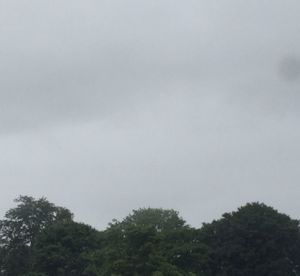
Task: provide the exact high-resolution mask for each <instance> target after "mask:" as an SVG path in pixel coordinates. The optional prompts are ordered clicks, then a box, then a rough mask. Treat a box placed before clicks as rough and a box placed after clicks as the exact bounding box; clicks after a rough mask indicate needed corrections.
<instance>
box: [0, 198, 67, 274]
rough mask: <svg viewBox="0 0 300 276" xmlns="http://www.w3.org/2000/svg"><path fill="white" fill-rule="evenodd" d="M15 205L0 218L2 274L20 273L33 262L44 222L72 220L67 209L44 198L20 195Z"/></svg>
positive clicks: (46, 223)
mask: <svg viewBox="0 0 300 276" xmlns="http://www.w3.org/2000/svg"><path fill="white" fill-rule="evenodd" d="M15 202H16V203H17V207H15V208H12V209H10V210H9V211H8V212H6V214H5V218H4V219H3V220H1V221H0V247H1V251H2V255H3V258H2V259H1V263H0V267H1V271H2V274H3V275H14V276H16V275H22V274H24V273H25V272H28V271H29V270H30V269H31V266H32V256H31V253H32V248H33V246H34V243H35V240H36V237H37V235H38V234H39V233H40V232H41V231H42V230H43V229H44V228H46V227H47V226H49V225H51V224H53V223H57V222H61V221H70V220H72V214H71V212H70V211H69V210H67V209H65V208H62V207H58V206H55V205H54V204H53V203H50V202H49V201H48V200H47V199H45V198H40V199H37V200H35V199H34V198H33V197H29V196H20V197H19V198H17V199H16V200H15Z"/></svg>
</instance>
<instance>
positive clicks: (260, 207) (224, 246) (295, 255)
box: [200, 203, 300, 276]
mask: <svg viewBox="0 0 300 276" xmlns="http://www.w3.org/2000/svg"><path fill="white" fill-rule="evenodd" d="M200 240H202V241H203V242H204V243H205V244H207V245H208V246H209V247H210V248H211V250H212V251H211V254H210V256H209V260H208V262H207V266H206V274H205V275H214V276H215V275H226V276H253V275H257V276H276V275H278V276H292V275H300V236H299V222H298V221H297V220H292V219H291V218H290V217H288V216H287V215H284V214H280V213H278V212H277V211H276V210H274V209H273V208H271V207H268V206H266V205H264V204H260V203H252V204H247V205H246V206H243V207H241V208H239V209H238V211H236V212H232V213H225V214H224V215H223V217H222V218H221V219H220V220H217V221H213V222H212V223H210V224H205V225H204V226H203V228H202V229H201V235H200Z"/></svg>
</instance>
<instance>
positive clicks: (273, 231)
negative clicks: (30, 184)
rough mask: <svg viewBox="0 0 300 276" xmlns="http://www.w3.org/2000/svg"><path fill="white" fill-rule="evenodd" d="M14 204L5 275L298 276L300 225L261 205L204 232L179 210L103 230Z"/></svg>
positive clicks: (2, 263)
mask: <svg viewBox="0 0 300 276" xmlns="http://www.w3.org/2000/svg"><path fill="white" fill-rule="evenodd" d="M15 202H16V204H17V206H16V207H15V208H12V209H10V210H8V211H7V212H6V214H5V217H4V218H3V220H1V221H0V275H4V276H10V275H13V276H21V275H22V276H72V275H74V276H106V275H107V276H111V275H114V276H118V275H119V276H121V275H122V276H126V275H128V276H129V275H130V276H132V275H133V276H134V275H136V276H138V275H141V276H148V275H149V276H162V275H166V276H169V275H170V276H177V275H178V276H179V275H183V276H192V275H194V276H195V275H199V276H253V275H257V276H276V275H278V276H279V275H280V276H292V275H300V231H299V221H298V220H294V219H291V218H290V217H289V216H287V215H285V214H281V213H279V212H278V211H276V210H275V209H273V208H272V207H269V206H266V205H264V204H262V203H248V204H246V205H245V206H242V207H240V208H239V209H238V210H237V211H234V212H231V213H225V214H223V216H222V217H221V218H220V219H218V220H214V221H213V222H211V223H206V224H203V226H202V227H200V228H193V227H191V226H189V225H187V224H186V222H185V221H184V220H183V219H182V218H181V217H180V216H179V214H178V212H176V211H174V210H166V209H158V208H141V209H137V210H134V211H133V212H132V213H131V214H129V215H128V216H127V217H125V218H124V219H123V220H121V221H117V220H113V221H112V222H111V223H110V224H109V225H108V227H107V229H105V230H102V231H100V230H96V229H94V228H92V227H91V226H89V225H86V224H83V223H78V222H75V221H73V215H72V213H71V212H70V211H69V210H68V209H66V208H63V207H59V206H56V205H54V204H53V203H50V202H49V201H48V200H47V199H46V198H40V199H34V198H32V197H28V196H20V197H19V198H17V199H16V200H15ZM199 219H200V218H199Z"/></svg>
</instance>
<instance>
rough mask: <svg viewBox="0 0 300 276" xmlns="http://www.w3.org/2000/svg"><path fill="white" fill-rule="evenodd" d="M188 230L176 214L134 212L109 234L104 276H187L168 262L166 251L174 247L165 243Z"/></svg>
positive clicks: (116, 224) (115, 223) (115, 222)
mask: <svg viewBox="0 0 300 276" xmlns="http://www.w3.org/2000/svg"><path fill="white" fill-rule="evenodd" d="M187 229H188V226H187V225H186V224H185V221H184V220H183V219H181V218H180V217H179V216H178V213H177V212H176V211H174V210H163V209H155V208H144V209H139V210H134V211H133V213H132V214H130V215H129V216H127V217H126V218H125V219H124V220H123V221H121V222H119V221H114V222H113V223H111V224H110V227H109V228H108V229H107V230H106V231H105V247H104V249H103V253H102V254H103V255H102V256H103V258H104V260H105V261H104V266H103V271H105V273H104V274H103V275H128V276H129V275H160V274H159V273H161V275H170V276H172V275H173V276H176V275H186V274H185V273H184V271H182V270H181V269H180V268H179V267H177V266H176V265H175V264H173V263H171V262H170V261H169V260H168V257H169V254H168V253H167V251H166V249H167V248H168V246H169V248H170V247H172V245H171V244H168V245H167V243H166V242H165V241H166V240H165V239H166V237H167V236H168V235H171V233H175V232H178V231H184V230H187ZM164 240H165V241H164ZM171 243H173V241H171Z"/></svg>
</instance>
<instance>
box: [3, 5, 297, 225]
mask: <svg viewBox="0 0 300 276" xmlns="http://www.w3.org/2000/svg"><path fill="white" fill-rule="evenodd" d="M299 12H300V4H299V3H298V2H296V1H292V0H290V1H285V2H283V1H279V0H278V1H277V0H274V1H272V2H270V1H261V0H260V1H258V0H255V1H251V2H247V3H245V2H240V1H234V0H230V1H226V2H220V1H202V0H201V1H199V0H192V1H189V2H188V3H186V2H182V1H177V0H176V1H171V0H163V1H161V0H159V1H158V0H157V1H138V0H128V1H120V0H118V1H111V0H107V1H94V0H88V1H84V2H83V1H76V0H75V1H74V0H73V1H68V0H67V1H63V2H62V1H58V0H54V1H38V0H29V1H16V0H10V1H0V149H1V152H2V154H1V158H0V164H1V166H0V167H1V169H0V172H1V177H0V181H1V183H3V184H2V185H3V187H8V188H7V189H6V191H5V193H4V196H3V201H2V202H1V203H0V204H1V205H0V207H1V209H5V208H7V206H10V205H9V204H10V203H9V202H10V201H11V199H12V198H13V197H15V196H17V195H18V194H20V193H27V194H33V195H36V196H40V195H45V196H48V197H49V198H50V199H51V200H53V201H57V202H58V203H59V204H61V205H64V204H66V205H67V207H70V208H71V209H73V210H74V211H75V213H76V215H77V217H78V218H80V219H81V220H86V221H87V222H90V223H92V224H94V225H99V226H101V227H102V226H104V224H105V222H107V221H108V220H109V219H111V218H113V217H118V218H120V217H121V216H123V215H126V213H127V212H129V211H130V209H131V208H137V207H139V206H143V205H144V206H147V205H157V206H163V207H173V208H177V209H179V210H180V211H182V213H183V215H184V216H185V217H187V218H188V220H189V221H190V222H191V223H193V224H197V223H200V222H201V221H203V220H209V219H211V218H213V217H216V216H218V215H220V214H221V212H223V211H225V210H230V209H231V208H234V207H236V206H238V205H239V204H242V203H243V202H245V201H249V200H264V201H266V202H267V203H270V204H273V205H276V207H277V206H278V207H281V208H283V209H284V210H286V211H288V212H290V213H291V214H293V215H295V216H297V208H298V207H299V206H298V205H299V204H298V200H297V199H296V198H295V195H296V194H297V192H298V190H297V187H296V179H298V178H299V175H298V174H299V173H298V171H297V169H296V168H295V165H294V164H296V163H297V162H298V161H299V149H298V147H297V142H296V141H297V139H298V138H299V130H298V123H299V122H298V121H299V111H298V110H299V104H300V98H299V97H300V96H299V87H300V82H299V68H298V67H299V64H298V63H299V61H298V59H299V56H300V53H299V43H300V39H299V35H298V31H299V30H298V29H299V23H298V22H299V19H298V18H299ZM291 79H293V81H290V80H291ZM287 80H288V81H287ZM283 182H285V185H286V187H287V188H286V192H285V193H286V194H285V199H284V198H283V197H282V192H281V191H280V189H282V186H281V185H282V183H283ZM215 202H217V203H218V204H216V203H215ZM216 205H217V206H216ZM194 208H195V209H197V210H198V213H197V214H195V212H194V211H193V210H194ZM298 209H299V208H298ZM91 210H94V211H91ZM98 210H101V211H100V213H99V211H98ZM100 214H101V215H102V217H101V215H100ZM104 214H105V215H104Z"/></svg>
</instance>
